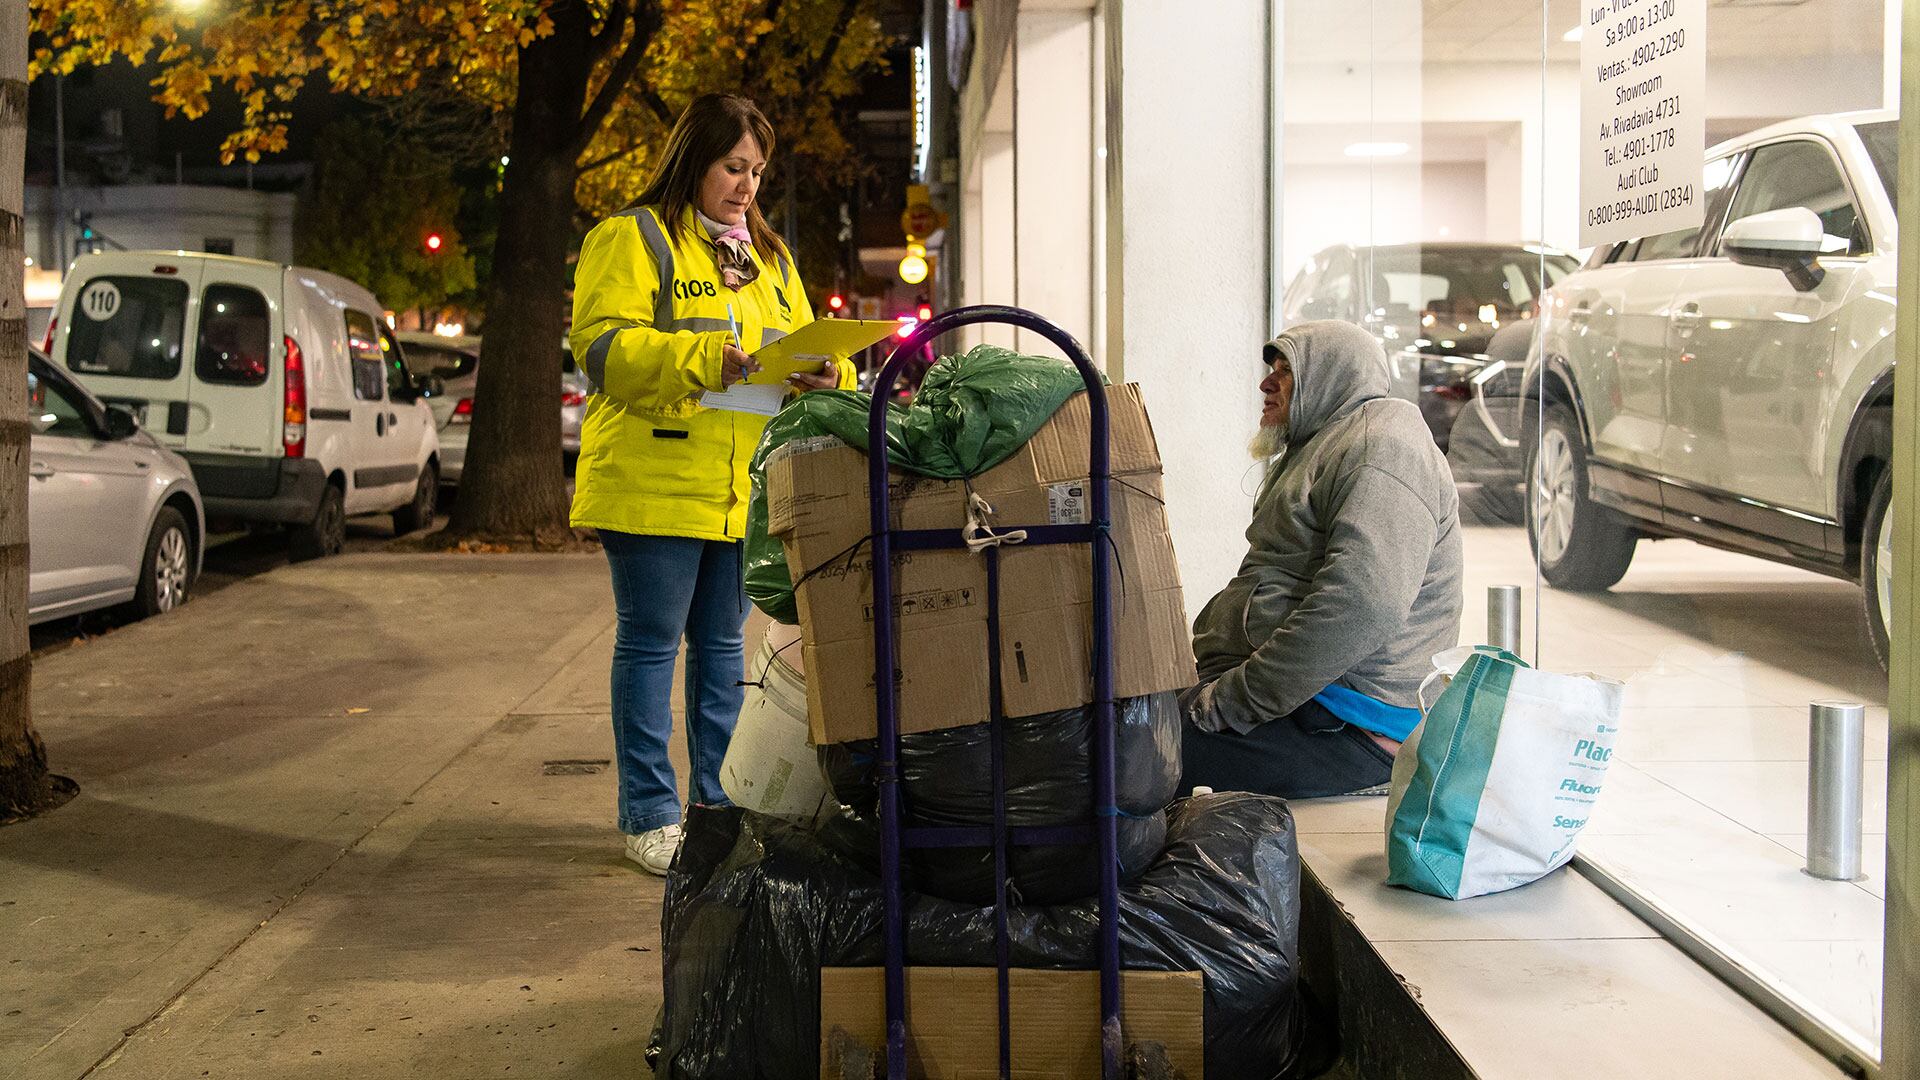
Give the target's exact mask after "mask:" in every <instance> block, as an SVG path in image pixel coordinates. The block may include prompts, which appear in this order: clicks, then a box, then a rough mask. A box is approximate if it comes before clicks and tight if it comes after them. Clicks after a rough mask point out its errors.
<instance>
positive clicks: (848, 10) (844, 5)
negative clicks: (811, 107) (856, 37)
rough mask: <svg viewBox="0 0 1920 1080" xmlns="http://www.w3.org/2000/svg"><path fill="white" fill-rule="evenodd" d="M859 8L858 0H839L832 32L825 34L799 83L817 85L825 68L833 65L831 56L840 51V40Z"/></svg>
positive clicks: (851, 23) (845, 33) (844, 35)
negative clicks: (821, 43)
mask: <svg viewBox="0 0 1920 1080" xmlns="http://www.w3.org/2000/svg"><path fill="white" fill-rule="evenodd" d="M859 10H860V0H841V3H840V14H839V16H837V17H836V18H835V19H834V20H833V32H832V33H830V34H828V35H827V43H826V45H824V46H822V47H821V49H820V55H819V56H816V57H814V60H813V63H812V64H809V65H808V66H807V70H806V71H805V72H804V73H803V74H802V75H801V77H800V85H801V86H806V87H812V86H817V85H819V83H820V80H821V78H823V77H824V76H825V75H826V74H827V69H829V68H831V67H832V66H833V58H834V57H835V56H836V55H837V54H838V53H839V52H840V42H841V40H842V39H843V38H845V37H846V36H847V28H848V27H849V26H852V25H853V16H854V15H855V14H856V13H857V12H858V11H859Z"/></svg>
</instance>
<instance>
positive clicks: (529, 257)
mask: <svg viewBox="0 0 1920 1080" xmlns="http://www.w3.org/2000/svg"><path fill="white" fill-rule="evenodd" d="M550 14H551V16H552V18H553V24H554V26H553V33H552V34H551V35H549V36H547V37H544V38H541V39H539V40H537V41H535V42H534V43H533V44H531V45H528V46H526V47H525V48H522V49H521V50H520V57H519V88H518V90H517V92H516V96H515V99H514V106H513V133H512V135H511V136H510V138H509V142H508V150H507V155H508V160H507V170H506V176H505V177H504V178H503V180H502V183H501V188H500V231H499V233H498V235H497V236H496V238H495V240H494V246H493V274H492V278H491V280H490V281H489V282H488V285H487V321H486V326H485V330H484V336H485V339H486V344H485V346H484V349H483V358H482V362H481V364H480V371H479V381H478V384H477V385H476V387H475V389H474V410H473V431H472V434H471V436H470V437H469V439H468V442H467V460H466V468H465V471H464V473H463V475H462V476H461V479H460V499H459V502H458V503H456V504H455V506H454V512H453V519H452V521H451V523H450V524H449V525H448V527H447V532H448V534H449V538H457V537H503V538H507V537H527V536H533V537H536V538H547V537H559V536H563V535H564V531H565V530H566V527H567V496H566V488H565V479H564V477H563V475H562V472H561V465H560V371H561V365H560V342H561V338H562V337H563V335H564V334H565V332H566V324H567V312H566V302H567V300H566V297H567V249H568V248H569V247H570V246H571V245H572V242H573V230H574V221H573V215H574V181H575V180H576V179H577V178H578V176H579V163H578V158H577V147H576V145H575V142H574V140H575V136H576V134H577V133H578V132H579V130H580V122H581V121H580V117H581V111H582V110H583V109H584V108H585V106H586V99H587V81H588V78H589V76H590V75H591V73H592V71H593V67H594V61H595V53H594V48H593V45H594V42H593V17H592V13H591V11H589V10H588V8H587V5H586V4H585V3H584V2H582V0H562V2H561V3H558V4H555V5H554V6H553V8H552V9H550Z"/></svg>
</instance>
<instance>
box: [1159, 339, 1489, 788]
mask: <svg viewBox="0 0 1920 1080" xmlns="http://www.w3.org/2000/svg"><path fill="white" fill-rule="evenodd" d="M1266 361H1267V363H1268V364H1269V365H1270V370H1269V371H1268V372H1267V375H1266V378H1265V379H1263V380H1262V381H1261V383H1260V392H1261V393H1262V394H1263V395H1265V399H1266V401H1265V408H1264V410H1263V411H1262V413H1261V416H1260V431H1259V434H1258V436H1257V437H1256V438H1255V439H1254V442H1253V445H1252V448H1251V449H1252V451H1253V454H1254V457H1255V458H1256V459H1258V460H1263V461H1264V460H1268V459H1275V455H1278V457H1277V459H1275V460H1273V463H1272V464H1271V465H1270V466H1269V468H1268V471H1267V476H1266V480H1265V481H1264V483H1263V484H1262V485H1261V487H1260V492H1259V495H1258V497H1257V498H1256V499H1255V502H1254V508H1253V524H1252V525H1251V526H1249V527H1248V529H1247V545H1248V549H1247V555H1246V558H1245V559H1244V560H1242V562H1241V564H1240V573H1239V574H1238V575H1237V576H1236V577H1235V578H1234V579H1233V581H1232V582H1231V583H1230V584H1228V585H1227V587H1226V588H1225V589H1224V590H1222V591H1221V592H1220V594H1219V595H1218V596H1215V597H1214V598H1213V599H1212V600H1211V601H1209V602H1208V604H1207V606H1206V607H1205V608H1204V609H1203V610H1202V611H1201V612H1200V618H1199V619H1198V620H1196V621H1195V623H1194V628H1193V635H1194V641H1193V651H1194V654H1195V657H1196V658H1197V659H1198V661H1199V664H1200V685H1198V686H1196V687H1194V688H1193V689H1192V690H1190V691H1188V692H1187V695H1186V697H1185V699H1184V701H1185V704H1186V709H1187V721H1188V723H1187V728H1186V745H1185V756H1186V779H1185V781H1184V783H1183V785H1182V786H1183V790H1184V789H1186V788H1190V787H1192V786H1194V785H1205V786H1207V787H1212V788H1215V789H1218V790H1223V791H1224V790H1235V791H1258V792H1264V793H1266V794H1270V795H1281V796H1286V797H1289V798H1313V797H1316V796H1321V795H1338V794H1344V793H1348V792H1354V791H1361V790H1364V789H1367V788H1373V787H1378V786H1380V785H1382V784H1385V783H1386V782H1387V780H1388V777H1389V775H1390V773H1391V771H1392V767H1393V754H1394V751H1395V750H1397V749H1398V748H1399V745H1400V741H1401V740H1402V739H1405V738H1406V737H1407V734H1408V733H1409V732H1411V731H1412V730H1413V727H1414V725H1415V724H1417V723H1419V721H1420V713H1419V709H1418V691H1419V687H1420V682H1421V680H1422V679H1423V678H1425V677H1426V675H1427V673H1428V672H1429V671H1430V670H1432V663H1431V660H1432V657H1433V655H1434V654H1435V653H1438V652H1441V651H1443V650H1446V649H1449V648H1452V647H1453V646H1454V645H1455V644H1457V643H1458V642H1459V638H1460V522H1459V514H1458V509H1459V501H1458V497H1457V495H1456V494H1455V492H1454V487H1453V476H1452V473H1450V472H1449V471H1448V469H1447V462H1446V459H1445V458H1444V457H1443V456H1442V455H1441V453H1440V450H1439V448H1438V447H1436V446H1435V445H1434V442H1433V436H1432V435H1431V434H1430V433H1429V432H1428V431H1427V425H1426V423H1425V421H1423V420H1422V419H1421V416H1420V410H1419V409H1418V408H1417V407H1415V406H1414V405H1413V403H1412V402H1408V401H1401V400H1398V399H1395V398H1390V397H1388V396H1387V391H1388V386H1389V382H1388V372H1387V357H1386V354H1385V352H1383V351H1382V350H1381V347H1380V344H1379V342H1377V341H1375V340H1374V338H1373V336H1372V335H1371V334H1368V333H1367V332H1366V331H1364V330H1362V329H1361V328H1359V327H1358V326H1354V325H1352V324H1350V323H1342V322H1313V323H1305V324H1303V325H1300V326H1297V327H1294V328H1293V329H1291V330H1289V331H1287V332H1286V333H1284V334H1282V335H1280V336H1279V337H1278V338H1276V339H1274V340H1273V341H1272V342H1271V343H1269V344H1268V345H1267V347H1266Z"/></svg>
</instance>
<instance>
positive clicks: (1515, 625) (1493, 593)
mask: <svg viewBox="0 0 1920 1080" xmlns="http://www.w3.org/2000/svg"><path fill="white" fill-rule="evenodd" d="M1487 644H1489V645H1492V646H1493V647H1495V648H1497V649H1505V650H1507V651H1508V652H1510V653H1512V654H1513V655H1515V656H1519V655H1520V586H1518V585H1489V586H1487Z"/></svg>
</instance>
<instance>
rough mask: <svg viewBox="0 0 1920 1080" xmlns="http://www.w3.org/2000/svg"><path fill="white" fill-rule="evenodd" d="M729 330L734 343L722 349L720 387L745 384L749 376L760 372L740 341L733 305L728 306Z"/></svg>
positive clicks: (757, 365) (738, 323)
mask: <svg viewBox="0 0 1920 1080" xmlns="http://www.w3.org/2000/svg"><path fill="white" fill-rule="evenodd" d="M727 329H728V330H729V332H730V333H731V334H732V336H733V343H732V344H730V345H726V346H723V347H722V349H721V357H722V360H721V364H720V385H721V386H723V387H725V386H732V385H733V384H734V383H738V382H745V381H746V379H747V377H748V376H750V375H752V374H753V373H754V372H757V371H759V370H760V365H759V364H756V363H754V361H753V357H751V356H748V355H747V353H746V349H745V347H744V343H743V342H742V341H741V340H740V322H739V320H738V319H736V318H735V317H734V314H733V305H732V304H728V305H727Z"/></svg>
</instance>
